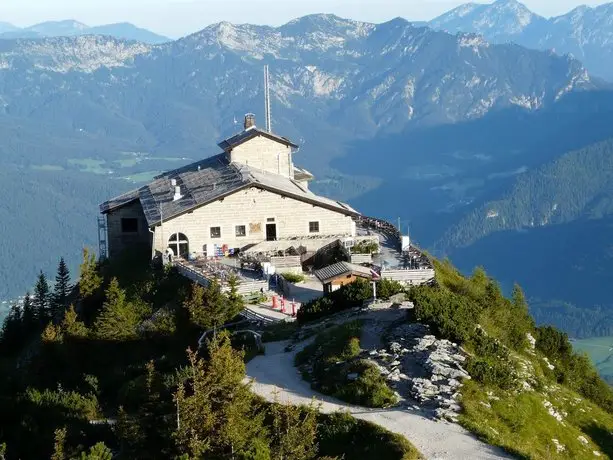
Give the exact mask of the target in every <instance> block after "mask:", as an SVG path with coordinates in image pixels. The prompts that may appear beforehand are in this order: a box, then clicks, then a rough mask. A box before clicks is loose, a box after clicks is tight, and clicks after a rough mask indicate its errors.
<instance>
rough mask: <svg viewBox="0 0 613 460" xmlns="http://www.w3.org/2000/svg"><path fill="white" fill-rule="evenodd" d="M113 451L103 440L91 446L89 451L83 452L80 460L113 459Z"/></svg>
mask: <svg viewBox="0 0 613 460" xmlns="http://www.w3.org/2000/svg"><path fill="white" fill-rule="evenodd" d="M112 459H113V452H111V449H109V448H108V447H106V445H105V444H104V443H102V442H99V443H98V444H96V445H94V446H92V447H90V448H89V452H88V453H85V452H81V457H80V460H112Z"/></svg>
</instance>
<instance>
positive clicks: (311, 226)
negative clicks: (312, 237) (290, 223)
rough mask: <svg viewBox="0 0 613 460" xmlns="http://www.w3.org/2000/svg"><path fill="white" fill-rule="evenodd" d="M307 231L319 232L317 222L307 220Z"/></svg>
mask: <svg viewBox="0 0 613 460" xmlns="http://www.w3.org/2000/svg"><path fill="white" fill-rule="evenodd" d="M309 233H319V222H309Z"/></svg>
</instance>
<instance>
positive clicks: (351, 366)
mask: <svg viewBox="0 0 613 460" xmlns="http://www.w3.org/2000/svg"><path fill="white" fill-rule="evenodd" d="M361 331H362V323H361V322H360V321H352V322H349V323H346V324H342V325H340V326H336V327H334V328H332V329H330V330H327V331H324V332H322V333H320V334H319V335H318V336H317V337H316V338H315V341H314V342H313V343H312V344H311V345H308V346H307V347H305V348H304V350H302V351H301V352H300V353H298V354H297V355H296V365H297V366H299V367H300V369H301V371H302V372H303V375H304V377H305V378H306V379H307V380H309V381H311V382H313V383H312V386H313V388H314V389H316V390H317V391H320V392H322V393H324V394H329V395H332V396H335V397H337V398H339V399H342V400H343V401H347V402H349V403H353V404H359V405H362V406H367V407H389V406H392V405H393V404H395V403H396V396H395V395H394V392H393V391H392V390H391V389H390V388H389V387H388V386H387V384H386V383H385V379H384V378H383V377H382V376H381V375H380V373H379V371H378V369H377V368H376V367H375V366H374V365H373V364H372V363H369V362H368V361H365V360H363V359H360V354H361V351H362V350H361V349H360V335H361ZM350 374H356V375H357V378H356V379H355V380H352V379H349V378H348V375H350Z"/></svg>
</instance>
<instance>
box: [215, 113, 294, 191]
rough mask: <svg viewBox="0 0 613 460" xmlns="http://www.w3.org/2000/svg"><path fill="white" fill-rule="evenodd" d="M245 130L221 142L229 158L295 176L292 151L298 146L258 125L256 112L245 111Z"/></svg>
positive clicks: (291, 176)
mask: <svg viewBox="0 0 613 460" xmlns="http://www.w3.org/2000/svg"><path fill="white" fill-rule="evenodd" d="M243 126H244V131H243V132H241V133H238V134H236V135H235V136H232V137H231V138H229V139H226V140H224V141H222V142H220V143H219V144H218V145H219V147H221V148H222V149H223V151H224V152H226V156H227V158H228V161H230V162H232V163H239V164H244V165H247V166H250V167H252V168H256V169H260V170H262V171H267V172H270V173H273V174H279V175H281V176H285V177H289V178H291V179H293V178H294V163H293V160H292V153H293V152H294V149H297V148H298V146H297V145H296V144H294V143H293V142H291V141H290V140H289V139H286V138H284V137H281V136H277V135H276V134H273V133H270V132H268V131H263V130H261V129H258V128H257V126H256V125H255V115H253V114H252V113H248V114H247V115H245V123H244V125H243Z"/></svg>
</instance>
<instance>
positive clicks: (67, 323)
mask: <svg viewBox="0 0 613 460" xmlns="http://www.w3.org/2000/svg"><path fill="white" fill-rule="evenodd" d="M61 326H62V333H63V334H65V335H67V336H70V337H73V338H77V339H83V338H85V337H87V335H88V333H89V331H88V330H87V326H85V323H84V322H83V321H79V319H78V316H77V312H76V311H75V309H74V305H71V306H70V307H69V308H68V309H67V310H66V311H65V312H64V319H63V320H62V325H61Z"/></svg>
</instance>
